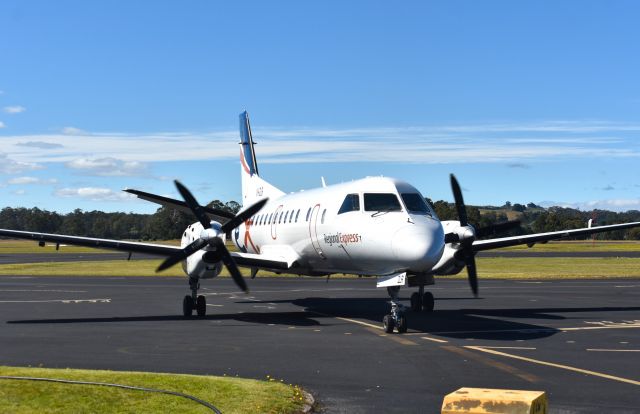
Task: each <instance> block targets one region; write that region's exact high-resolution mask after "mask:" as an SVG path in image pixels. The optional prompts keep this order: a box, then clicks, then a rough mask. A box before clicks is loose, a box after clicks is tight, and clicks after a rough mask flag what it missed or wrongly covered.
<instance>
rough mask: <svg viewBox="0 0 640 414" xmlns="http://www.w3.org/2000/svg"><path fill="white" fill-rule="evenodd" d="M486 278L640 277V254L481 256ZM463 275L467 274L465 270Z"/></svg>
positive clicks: (482, 273)
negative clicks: (623, 255) (624, 255)
mask: <svg viewBox="0 0 640 414" xmlns="http://www.w3.org/2000/svg"><path fill="white" fill-rule="evenodd" d="M476 261H477V266H478V273H479V275H480V277H483V278H500V279H574V278H575V279H582V278H592V279H593V278H632V277H640V258H628V257H605V258H602V257H577V258H574V257H571V258H564V257H540V258H538V257H522V258H521V257H517V258H515V257H513V258H511V257H510V258H505V257H495V258H493V257H492V258H482V257H480V258H477V259H476ZM458 276H459V277H466V272H464V271H463V272H461V273H460V274H459V275H458Z"/></svg>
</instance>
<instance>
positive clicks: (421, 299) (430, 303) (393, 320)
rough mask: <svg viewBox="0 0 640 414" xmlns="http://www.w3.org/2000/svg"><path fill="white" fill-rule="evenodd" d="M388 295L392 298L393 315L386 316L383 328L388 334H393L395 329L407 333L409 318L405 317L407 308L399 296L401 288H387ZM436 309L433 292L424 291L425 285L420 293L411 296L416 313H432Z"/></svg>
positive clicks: (383, 320) (413, 309)
mask: <svg viewBox="0 0 640 414" xmlns="http://www.w3.org/2000/svg"><path fill="white" fill-rule="evenodd" d="M387 293H388V294H389V296H390V297H391V300H390V301H389V303H390V304H391V313H390V314H388V315H385V316H384V318H383V319H382V327H383V328H384V331H385V332H386V333H393V329H394V328H395V329H397V330H398V333H405V332H407V316H406V315H405V307H404V305H402V303H400V302H399V299H398V294H399V293H400V286H393V287H388V288H387ZM433 307H434V298H433V294H432V293H431V292H425V291H424V285H420V287H419V289H418V292H414V293H413V294H412V295H411V310H412V311H414V312H420V311H423V312H432V311H433Z"/></svg>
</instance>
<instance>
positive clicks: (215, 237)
mask: <svg viewBox="0 0 640 414" xmlns="http://www.w3.org/2000/svg"><path fill="white" fill-rule="evenodd" d="M175 184H176V187H177V189H178V192H179V193H180V195H181V196H182V198H183V199H184V202H185V204H187V206H188V207H189V209H190V210H191V211H192V212H193V214H194V215H195V216H196V218H197V219H198V221H199V222H200V224H202V227H203V231H202V233H201V234H200V238H198V239H196V240H195V241H194V242H192V243H191V244H189V245H187V246H186V247H185V248H183V249H182V250H180V251H178V252H177V253H175V254H173V255H172V256H169V257H167V258H166V259H165V261H164V262H162V263H161V264H160V266H158V268H157V269H156V272H161V271H163V270H165V269H168V268H170V267H171V266H174V265H176V264H178V263H180V262H181V261H183V260H185V259H186V258H187V257H189V256H191V255H192V254H194V253H195V252H197V251H199V250H201V249H203V248H204V247H207V246H209V247H212V248H213V250H210V251H209V252H207V254H209V255H210V257H211V258H212V259H213V260H221V261H222V263H224V265H225V266H226V268H227V270H228V271H229V274H230V275H231V277H232V278H233V281H234V282H235V283H236V285H238V287H239V288H240V289H242V290H243V291H244V292H247V291H248V288H247V283H246V282H245V280H244V278H243V277H242V273H240V270H239V269H238V266H237V265H236V262H235V261H234V260H233V256H231V253H229V250H228V249H227V246H225V245H224V241H223V240H222V237H221V236H222V235H224V234H225V233H228V232H230V231H231V230H233V229H235V228H236V227H238V226H239V225H241V224H242V223H244V222H245V221H246V220H248V219H250V218H251V217H252V216H253V215H254V214H256V213H257V212H258V211H260V209H262V207H264V205H265V204H266V203H267V201H268V199H267V198H264V199H262V200H260V201H258V202H257V203H255V204H253V205H251V206H250V207H249V208H247V209H246V210H244V211H242V212H241V213H239V214H237V215H236V216H235V217H233V218H232V219H231V220H229V221H228V222H226V223H225V224H223V225H222V226H212V225H211V220H210V219H209V216H207V214H206V212H205V209H204V208H203V207H202V206H201V205H200V204H198V201H196V199H195V197H194V196H193V194H191V192H190V191H189V190H188V189H187V187H185V186H184V185H182V183H180V182H179V181H177V180H176V181H175Z"/></svg>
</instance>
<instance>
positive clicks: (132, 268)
mask: <svg viewBox="0 0 640 414" xmlns="http://www.w3.org/2000/svg"><path fill="white" fill-rule="evenodd" d="M476 260H477V263H478V272H479V273H480V275H481V277H484V278H504V279H507V278H509V279H520V278H529V279H531V278H547V279H549V278H551V279H563V278H605V277H611V278H625V277H640V258H626V257H620V258H617V257H606V258H596V257H593V258H592V257H576V258H573V257H572V258H563V257H525V258H519V257H518V258H504V257H495V258H494V257H490V258H483V257H479V258H477V259H476ZM160 262H161V260H131V261H126V260H105V261H91V262H50V263H17V264H4V265H0V276H9V275H10V276H116V277H121V276H156V277H165V276H184V273H183V272H182V268H181V267H180V266H179V265H178V266H174V267H172V268H171V269H169V270H166V271H164V272H162V273H155V268H156V267H157V266H158V264H160ZM243 273H244V274H245V276H246V275H247V274H248V272H247V271H246V270H244V271H243ZM228 275H229V274H228V273H227V271H226V269H223V271H222V273H221V276H222V277H226V276H228ZM260 276H263V277H264V276H280V277H297V276H292V275H276V274H275V273H271V272H266V271H261V272H260V273H259V276H258V277H260ZM336 277H343V276H342V275H339V276H336ZM347 277H355V276H347ZM447 277H450V276H447ZM454 277H466V273H465V272H464V271H463V272H461V273H460V274H459V275H458V276H454Z"/></svg>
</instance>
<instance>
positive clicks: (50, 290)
mask: <svg viewBox="0 0 640 414" xmlns="http://www.w3.org/2000/svg"><path fill="white" fill-rule="evenodd" d="M0 292H55V293H87V291H86V290H54V289H0Z"/></svg>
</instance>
